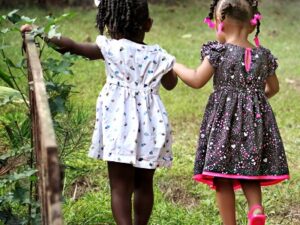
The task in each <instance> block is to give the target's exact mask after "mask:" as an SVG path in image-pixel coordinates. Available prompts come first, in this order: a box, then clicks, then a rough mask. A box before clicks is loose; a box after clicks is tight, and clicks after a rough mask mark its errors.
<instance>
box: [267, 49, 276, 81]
mask: <svg viewBox="0 0 300 225" xmlns="http://www.w3.org/2000/svg"><path fill="white" fill-rule="evenodd" d="M277 68H278V63H277V58H276V57H275V56H274V55H273V54H272V53H271V52H270V51H268V76H272V75H275V72H276V69H277Z"/></svg>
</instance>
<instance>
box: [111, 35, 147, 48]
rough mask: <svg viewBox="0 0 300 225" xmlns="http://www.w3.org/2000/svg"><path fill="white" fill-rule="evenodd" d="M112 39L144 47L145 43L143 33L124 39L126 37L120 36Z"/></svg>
mask: <svg viewBox="0 0 300 225" xmlns="http://www.w3.org/2000/svg"><path fill="white" fill-rule="evenodd" d="M112 38H113V39H117V40H120V39H127V40H130V41H132V42H135V43H138V44H142V45H145V43H144V38H145V33H143V34H140V35H136V36H135V37H126V36H123V35H120V36H114V37H112Z"/></svg>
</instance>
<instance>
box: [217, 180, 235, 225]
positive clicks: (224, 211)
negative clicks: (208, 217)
mask: <svg viewBox="0 0 300 225" xmlns="http://www.w3.org/2000/svg"><path fill="white" fill-rule="evenodd" d="M214 182H215V185H216V187H217V193H216V194H217V203H218V207H219V210H220V214H221V217H222V220H223V224H224V225H236V217H235V194H234V190H233V183H232V180H230V179H224V178H215V180H214Z"/></svg>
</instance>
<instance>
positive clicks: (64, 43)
mask: <svg viewBox="0 0 300 225" xmlns="http://www.w3.org/2000/svg"><path fill="white" fill-rule="evenodd" d="M32 30H33V26H32V25H28V24H26V25H23V26H22V27H21V32H22V33H25V32H30V31H32ZM46 41H47V42H50V43H52V44H54V45H55V46H56V47H57V48H56V49H55V50H56V51H58V52H60V53H62V54H63V53H66V52H70V53H71V54H76V55H81V56H83V57H86V58H88V59H90V60H95V59H103V55H102V53H101V51H100V49H99V47H98V46H97V45H96V44H93V43H77V42H75V41H73V40H72V39H70V38H67V37H60V38H58V37H53V38H51V39H47V40H46Z"/></svg>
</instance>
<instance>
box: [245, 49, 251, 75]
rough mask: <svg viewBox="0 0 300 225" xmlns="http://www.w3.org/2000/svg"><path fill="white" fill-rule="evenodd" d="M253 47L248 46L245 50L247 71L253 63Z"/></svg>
mask: <svg viewBox="0 0 300 225" xmlns="http://www.w3.org/2000/svg"><path fill="white" fill-rule="evenodd" d="M251 52H252V49H251V48H246V50H245V68H246V71H247V73H249V71H250V69H251V63H252V54H251Z"/></svg>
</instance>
